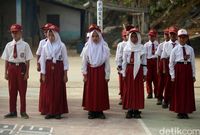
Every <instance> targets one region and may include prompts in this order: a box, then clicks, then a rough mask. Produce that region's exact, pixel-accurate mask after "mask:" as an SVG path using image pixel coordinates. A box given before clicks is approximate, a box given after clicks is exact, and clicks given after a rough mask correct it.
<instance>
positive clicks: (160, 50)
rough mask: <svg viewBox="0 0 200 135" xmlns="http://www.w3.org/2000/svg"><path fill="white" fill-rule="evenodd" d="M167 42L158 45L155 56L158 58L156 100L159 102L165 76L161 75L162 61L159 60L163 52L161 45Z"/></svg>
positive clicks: (161, 96) (161, 97)
mask: <svg viewBox="0 0 200 135" xmlns="http://www.w3.org/2000/svg"><path fill="white" fill-rule="evenodd" d="M166 42H167V41H164V42H162V43H160V44H159V45H158V48H157V50H156V52H155V54H156V55H157V56H158V70H159V72H158V94H157V98H158V100H159V101H162V99H163V91H164V84H165V74H164V73H163V59H161V54H162V52H163V45H164V44H165V43H166Z"/></svg>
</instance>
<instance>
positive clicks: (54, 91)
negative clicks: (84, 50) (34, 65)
mask: <svg viewBox="0 0 200 135" xmlns="http://www.w3.org/2000/svg"><path fill="white" fill-rule="evenodd" d="M47 38H48V40H47V42H46V44H45V45H44V47H43V49H42V53H41V57H40V64H41V73H42V81H43V82H45V85H46V88H45V89H46V91H48V93H47V94H46V100H47V113H46V114H47V115H46V116H45V119H50V118H56V119H61V114H63V113H68V106H67V98H66V85H65V84H66V82H67V81H68V77H67V71H68V57H67V50H66V47H65V45H64V43H63V42H62V41H61V39H60V36H59V34H58V28H57V27H56V26H54V25H52V26H50V27H49V30H48V32H47Z"/></svg>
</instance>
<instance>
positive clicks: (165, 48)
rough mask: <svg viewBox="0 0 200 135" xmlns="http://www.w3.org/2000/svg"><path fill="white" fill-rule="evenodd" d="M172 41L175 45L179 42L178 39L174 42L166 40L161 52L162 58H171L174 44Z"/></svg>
mask: <svg viewBox="0 0 200 135" xmlns="http://www.w3.org/2000/svg"><path fill="white" fill-rule="evenodd" d="M172 43H175V46H177V45H178V44H179V43H178V41H177V40H176V41H175V42H172V41H171V40H169V41H168V42H166V43H165V44H164V45H163V52H162V54H161V59H162V58H169V56H170V54H171V52H172V49H173V44H172Z"/></svg>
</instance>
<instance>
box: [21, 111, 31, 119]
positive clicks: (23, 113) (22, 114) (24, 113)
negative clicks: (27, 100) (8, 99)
mask: <svg viewBox="0 0 200 135" xmlns="http://www.w3.org/2000/svg"><path fill="white" fill-rule="evenodd" d="M21 117H22V118H24V119H28V118H29V116H28V114H27V113H26V112H21Z"/></svg>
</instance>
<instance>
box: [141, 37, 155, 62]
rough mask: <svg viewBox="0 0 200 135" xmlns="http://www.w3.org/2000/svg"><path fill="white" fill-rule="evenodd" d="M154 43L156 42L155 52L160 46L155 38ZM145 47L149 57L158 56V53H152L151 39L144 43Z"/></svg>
mask: <svg viewBox="0 0 200 135" xmlns="http://www.w3.org/2000/svg"><path fill="white" fill-rule="evenodd" d="M153 44H154V48H155V52H156V50H157V48H158V41H156V40H155V41H154V42H153ZM144 47H145V50H146V54H147V59H152V58H157V55H156V54H154V55H152V42H151V41H150V40H149V41H148V42H146V43H145V44H144Z"/></svg>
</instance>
